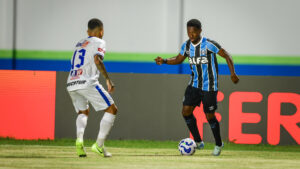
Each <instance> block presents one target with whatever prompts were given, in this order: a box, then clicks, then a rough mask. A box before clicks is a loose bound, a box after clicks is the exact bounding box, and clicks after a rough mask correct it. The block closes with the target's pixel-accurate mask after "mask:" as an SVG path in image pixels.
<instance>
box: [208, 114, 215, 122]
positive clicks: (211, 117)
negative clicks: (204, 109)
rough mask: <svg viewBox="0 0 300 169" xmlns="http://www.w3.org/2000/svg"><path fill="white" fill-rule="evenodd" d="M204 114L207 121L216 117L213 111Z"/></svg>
mask: <svg viewBox="0 0 300 169" xmlns="http://www.w3.org/2000/svg"><path fill="white" fill-rule="evenodd" d="M205 116H206V120H207V121H211V120H213V119H214V118H216V116H215V113H205Z"/></svg>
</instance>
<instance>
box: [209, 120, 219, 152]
mask: <svg viewBox="0 0 300 169" xmlns="http://www.w3.org/2000/svg"><path fill="white" fill-rule="evenodd" d="M208 122H209V125H210V128H211V130H212V132H213V134H214V137H215V141H216V145H217V146H221V145H222V140H221V135H220V125H219V122H218V120H217V119H216V118H213V119H211V120H208Z"/></svg>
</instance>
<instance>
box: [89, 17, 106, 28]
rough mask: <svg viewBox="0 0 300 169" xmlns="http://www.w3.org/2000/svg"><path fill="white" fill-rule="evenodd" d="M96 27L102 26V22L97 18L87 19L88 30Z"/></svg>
mask: <svg viewBox="0 0 300 169" xmlns="http://www.w3.org/2000/svg"><path fill="white" fill-rule="evenodd" d="M97 27H100V28H102V27H103V23H102V22H101V21H100V20H99V19H97V18H93V19H91V20H89V23H88V28H89V29H90V30H93V29H95V28H97Z"/></svg>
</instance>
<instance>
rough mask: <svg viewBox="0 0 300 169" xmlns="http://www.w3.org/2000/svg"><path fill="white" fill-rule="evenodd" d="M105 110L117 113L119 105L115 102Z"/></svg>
mask: <svg viewBox="0 0 300 169" xmlns="http://www.w3.org/2000/svg"><path fill="white" fill-rule="evenodd" d="M105 112H108V113H111V114H113V115H116V114H117V112H118V108H117V106H116V105H115V104H113V105H111V106H109V107H108V108H107V109H106V110H105Z"/></svg>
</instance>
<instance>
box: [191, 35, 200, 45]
mask: <svg viewBox="0 0 300 169" xmlns="http://www.w3.org/2000/svg"><path fill="white" fill-rule="evenodd" d="M202 40H203V36H201V40H200V41H199V42H198V43H197V44H196V45H194V44H193V43H192V42H191V44H192V45H193V46H198V45H199V44H200V43H202Z"/></svg>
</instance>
